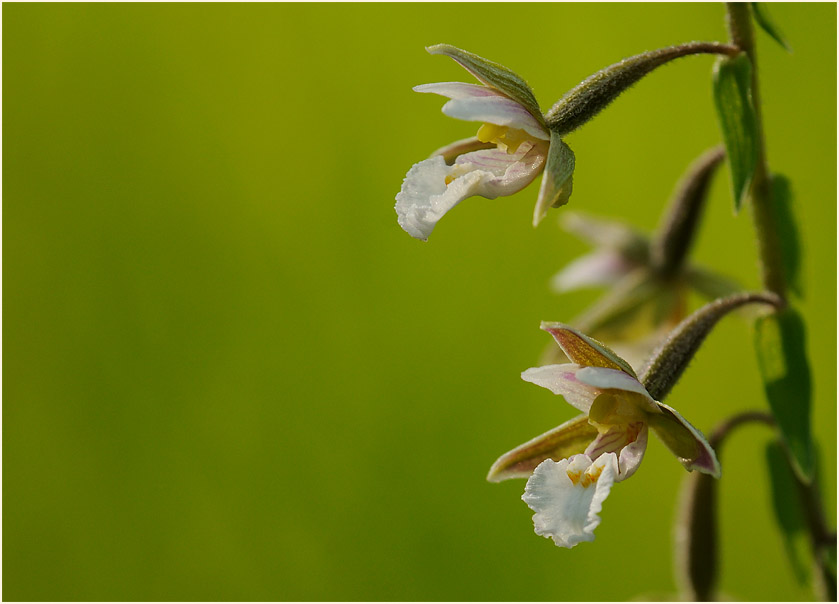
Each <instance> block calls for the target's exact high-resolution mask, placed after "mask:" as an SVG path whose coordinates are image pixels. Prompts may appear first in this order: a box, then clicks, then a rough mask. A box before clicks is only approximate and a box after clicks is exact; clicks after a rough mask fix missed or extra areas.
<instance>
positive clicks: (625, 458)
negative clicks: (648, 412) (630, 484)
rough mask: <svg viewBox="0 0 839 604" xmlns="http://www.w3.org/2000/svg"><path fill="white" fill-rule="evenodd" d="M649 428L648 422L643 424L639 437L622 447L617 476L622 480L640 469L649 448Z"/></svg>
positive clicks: (617, 478)
mask: <svg viewBox="0 0 839 604" xmlns="http://www.w3.org/2000/svg"><path fill="white" fill-rule="evenodd" d="M648 433H649V430H648V428H647V424H646V423H644V424H642V426H641V428H640V430H639V432H638V436H637V438H636V439H635V440H634V441H633V442H631V443H629V444H628V445H626V446H625V447H624V448H623V449H621V452H620V455H619V457H618V473H617V477H616V478H615V480H616V481H618V482H620V481H622V480H626V479H627V478H629V477H630V476H632V475H633V474H635V471H636V470H637V469H638V466H640V465H641V460H642V459H644V452H645V451H646V450H647V435H648Z"/></svg>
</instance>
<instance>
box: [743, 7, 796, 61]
mask: <svg viewBox="0 0 839 604" xmlns="http://www.w3.org/2000/svg"><path fill="white" fill-rule="evenodd" d="M752 12H753V13H754V16H755V21H757V24H758V25H760V27H761V29H763V31H765V32H766V33H767V34H769V36H770V37H771V38H772V39H773V40H775V41H776V42H777V43H778V44H780V45H781V46H783V47H784V50H786V51H787V52H792V47H791V46H790V45H789V42H787V41H786V39H785V38H784V36H783V35H782V34H781V31H780V30H779V29H778V26H777V25H775V22H774V21H772V18H771V17H770V16H769V11H768V10H767V9H766V3H765V2H752Z"/></svg>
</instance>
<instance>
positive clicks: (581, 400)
mask: <svg viewBox="0 0 839 604" xmlns="http://www.w3.org/2000/svg"><path fill="white" fill-rule="evenodd" d="M583 369H584V367H580V366H579V365H574V364H573V363H567V364H565V365H545V366H544V367H531V368H530V369H528V370H527V371H524V372H523V373H522V374H521V379H523V380H524V381H525V382H530V383H531V384H536V385H537V386H541V387H542V388H547V389H548V390H550V391H551V392H553V393H554V394H559V395H562V396H564V397H565V400H566V401H568V404H570V405H573V406H574V407H576V408H577V409H579V410H580V411H583V412H584V413H588V411H589V409H590V408H591V403H592V401H594V399H596V398H597V396H598V395H599V394H600V392H601V391H600V389H598V388H594V387H592V386H589V385H587V384H584V383H583V382H581V381H580V380H578V379H577V373H578V372H580V371H581V370H583Z"/></svg>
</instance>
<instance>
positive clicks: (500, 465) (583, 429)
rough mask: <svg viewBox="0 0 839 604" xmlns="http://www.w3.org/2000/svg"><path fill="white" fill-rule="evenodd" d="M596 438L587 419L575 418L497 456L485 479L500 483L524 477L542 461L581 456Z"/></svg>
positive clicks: (581, 416)
mask: <svg viewBox="0 0 839 604" xmlns="http://www.w3.org/2000/svg"><path fill="white" fill-rule="evenodd" d="M596 437H597V429H596V428H594V426H592V425H591V424H589V423H588V416H587V415H585V414H584V415H578V416H577V417H575V418H574V419H571V420H568V421H567V422H565V423H564V424H562V425H561V426H558V427H556V428H554V429H553V430H550V431H549V432H545V433H544V434H542V435H541V436H537V437H536V438H534V439H532V440H529V441H527V442H526V443H524V444H523V445H519V446H518V447H516V448H515V449H513V450H512V451H510V452H509V453H505V454H504V455H502V456H501V457H499V458H498V461H496V462H495V463H494V464H492V468H490V470H489V474H488V475H487V480H489V481H490V482H500V481H502V480H507V479H508V478H527V477H528V476H530V475H531V474H532V473H533V470H534V469H535V468H536V466H538V465H539V464H540V463H542V462H543V461H545V460H546V459H553V460H554V461H559V460H560V459H565V458H566V457H571V456H572V455H577V454H579V453H582V452H583V451H584V450H585V448H586V446H587V445H588V444H589V443H590V442H591V441H592V440H594V439H595V438H596Z"/></svg>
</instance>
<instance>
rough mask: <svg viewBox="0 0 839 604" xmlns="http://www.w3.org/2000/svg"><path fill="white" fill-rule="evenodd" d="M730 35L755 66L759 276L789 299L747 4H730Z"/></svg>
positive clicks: (754, 208)
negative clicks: (764, 135) (767, 157)
mask: <svg viewBox="0 0 839 604" xmlns="http://www.w3.org/2000/svg"><path fill="white" fill-rule="evenodd" d="M726 8H727V11H728V19H727V23H728V32H729V35H730V37H731V43H732V44H733V45H734V46H736V47H738V48H739V49H740V50H741V51H743V52H745V53H746V54H747V55H748V57H749V60H750V61H751V63H752V91H751V92H752V103H753V104H754V111H755V121H756V124H757V163H756V165H755V171H754V175H753V177H752V185H751V198H752V218H753V221H754V225H755V232H756V234H757V243H758V253H759V255H760V272H761V279H762V282H763V286H764V287H765V288H766V289H767V290H769V291H771V292H773V293H775V294H777V295H778V296H780V297H781V298H785V297H786V289H787V285H786V278H785V276H784V270H783V261H782V258H781V242H780V237H779V232H778V223H777V217H776V216H775V212H774V210H773V207H772V181H771V177H770V175H769V166H768V163H767V160H766V146H765V144H764V139H763V119H762V112H761V105H760V88H759V86H758V70H757V52H756V50H755V43H754V28H753V27H752V16H751V7H750V6H749V3H746V2H729V3H727V4H726Z"/></svg>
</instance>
